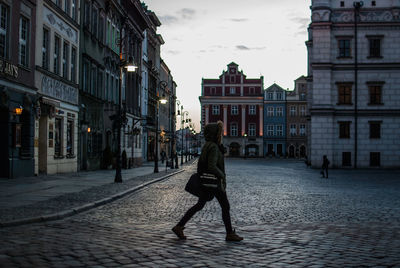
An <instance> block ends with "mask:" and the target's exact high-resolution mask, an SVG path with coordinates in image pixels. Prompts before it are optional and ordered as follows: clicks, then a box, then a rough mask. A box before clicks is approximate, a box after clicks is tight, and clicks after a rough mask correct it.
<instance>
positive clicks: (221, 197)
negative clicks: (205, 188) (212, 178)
mask: <svg viewBox="0 0 400 268" xmlns="http://www.w3.org/2000/svg"><path fill="white" fill-rule="evenodd" d="M214 195H215V198H217V200H218V202H219V205H220V206H221V209H222V220H223V221H224V224H225V229H226V233H227V234H230V233H232V223H231V215H230V213H229V209H230V206H229V201H228V197H227V196H226V192H223V191H220V190H217V191H215V194H214ZM206 203H207V199H206V198H205V197H202V196H200V197H199V200H198V201H197V203H196V204H195V205H194V206H193V207H191V208H189V210H188V211H187V212H186V213H185V215H184V216H183V218H182V219H181V221H180V222H179V223H178V226H181V227H183V226H185V224H186V223H187V222H188V221H189V220H190V219H191V218H192V217H193V215H194V214H196V212H197V211H200V210H201V209H202V208H203V207H204V205H205V204H206Z"/></svg>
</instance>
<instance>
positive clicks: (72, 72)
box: [71, 47, 76, 83]
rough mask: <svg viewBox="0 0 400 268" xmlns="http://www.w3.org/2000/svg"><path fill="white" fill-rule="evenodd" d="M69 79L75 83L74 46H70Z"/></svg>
mask: <svg viewBox="0 0 400 268" xmlns="http://www.w3.org/2000/svg"><path fill="white" fill-rule="evenodd" d="M71 81H72V82H74V83H76V48H74V47H72V48H71Z"/></svg>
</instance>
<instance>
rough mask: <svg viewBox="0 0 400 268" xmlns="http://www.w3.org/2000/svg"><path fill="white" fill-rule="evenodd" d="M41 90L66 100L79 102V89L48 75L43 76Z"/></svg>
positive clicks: (74, 102)
mask: <svg viewBox="0 0 400 268" xmlns="http://www.w3.org/2000/svg"><path fill="white" fill-rule="evenodd" d="M41 92H42V93H43V94H45V95H47V96H50V97H53V98H56V99H58V100H62V101H65V102H69V103H73V104H78V89H77V88H75V87H71V86H69V85H67V84H65V83H63V82H61V81H58V80H55V79H53V78H50V77H48V76H43V77H42V88H41Z"/></svg>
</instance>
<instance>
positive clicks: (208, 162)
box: [197, 122, 226, 190]
mask: <svg viewBox="0 0 400 268" xmlns="http://www.w3.org/2000/svg"><path fill="white" fill-rule="evenodd" d="M222 129H223V125H222V122H219V123H210V124H208V125H206V126H205V128H204V138H205V140H206V143H205V144H204V146H203V148H202V149H201V155H200V159H199V162H198V165H197V173H199V174H202V173H211V174H214V175H215V176H216V177H217V178H218V179H220V180H221V187H222V190H225V189H226V175H225V162H224V155H223V151H222V150H223V146H222V145H221V144H219V140H218V139H219V137H220V135H221V133H222ZM221 148H222V149H221Z"/></svg>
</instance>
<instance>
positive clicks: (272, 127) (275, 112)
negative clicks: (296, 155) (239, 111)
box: [264, 83, 286, 157]
mask: <svg viewBox="0 0 400 268" xmlns="http://www.w3.org/2000/svg"><path fill="white" fill-rule="evenodd" d="M264 156H270V157H271V156H275V157H284V156H286V90H284V89H283V88H281V87H280V86H278V85H277V84H275V83H274V84H273V85H271V86H270V87H268V88H267V89H265V91H264Z"/></svg>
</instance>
